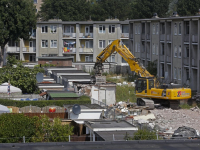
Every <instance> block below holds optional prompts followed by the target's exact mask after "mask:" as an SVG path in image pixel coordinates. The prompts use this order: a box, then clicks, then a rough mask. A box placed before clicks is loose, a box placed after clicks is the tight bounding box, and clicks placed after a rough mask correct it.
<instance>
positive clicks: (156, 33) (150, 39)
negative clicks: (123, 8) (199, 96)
mask: <svg viewBox="0 0 200 150" xmlns="http://www.w3.org/2000/svg"><path fill="white" fill-rule="evenodd" d="M129 27H130V30H129V31H130V32H129V34H130V39H129V45H130V46H129V48H130V50H131V51H132V53H133V54H134V55H135V56H136V57H138V58H141V60H142V63H143V64H144V65H145V66H147V65H148V63H149V62H150V61H154V60H157V74H158V76H160V77H164V79H165V81H166V82H176V83H180V84H183V85H189V86H190V87H191V89H192V90H193V91H198V92H200V86H199V85H200V79H199V76H200V69H199V67H200V63H199V62H200V52H199V51H200V48H199V44H200V40H199V39H200V16H187V17H179V16H176V17H169V18H151V19H137V20H131V21H130V22H129Z"/></svg>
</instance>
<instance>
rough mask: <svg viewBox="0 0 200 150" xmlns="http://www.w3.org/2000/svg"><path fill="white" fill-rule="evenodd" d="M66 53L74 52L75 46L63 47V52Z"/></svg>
mask: <svg viewBox="0 0 200 150" xmlns="http://www.w3.org/2000/svg"><path fill="white" fill-rule="evenodd" d="M67 53H76V48H71V47H70V48H68V47H63V54H67Z"/></svg>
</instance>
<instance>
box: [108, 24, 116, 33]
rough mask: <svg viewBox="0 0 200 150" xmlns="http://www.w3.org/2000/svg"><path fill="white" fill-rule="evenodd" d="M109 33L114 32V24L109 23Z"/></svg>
mask: <svg viewBox="0 0 200 150" xmlns="http://www.w3.org/2000/svg"><path fill="white" fill-rule="evenodd" d="M109 33H115V25H109Z"/></svg>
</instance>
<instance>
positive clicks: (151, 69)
mask: <svg viewBox="0 0 200 150" xmlns="http://www.w3.org/2000/svg"><path fill="white" fill-rule="evenodd" d="M147 70H148V71H149V73H150V74H152V75H154V76H157V60H154V61H153V62H152V61H151V62H149V63H148V66H147Z"/></svg>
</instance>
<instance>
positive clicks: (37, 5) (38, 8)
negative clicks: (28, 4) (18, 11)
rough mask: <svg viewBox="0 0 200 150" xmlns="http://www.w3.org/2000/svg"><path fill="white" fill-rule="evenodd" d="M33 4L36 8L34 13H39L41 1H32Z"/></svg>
mask: <svg viewBox="0 0 200 150" xmlns="http://www.w3.org/2000/svg"><path fill="white" fill-rule="evenodd" d="M33 3H34V5H35V7H36V12H39V11H40V7H41V5H42V3H43V0H33Z"/></svg>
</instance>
